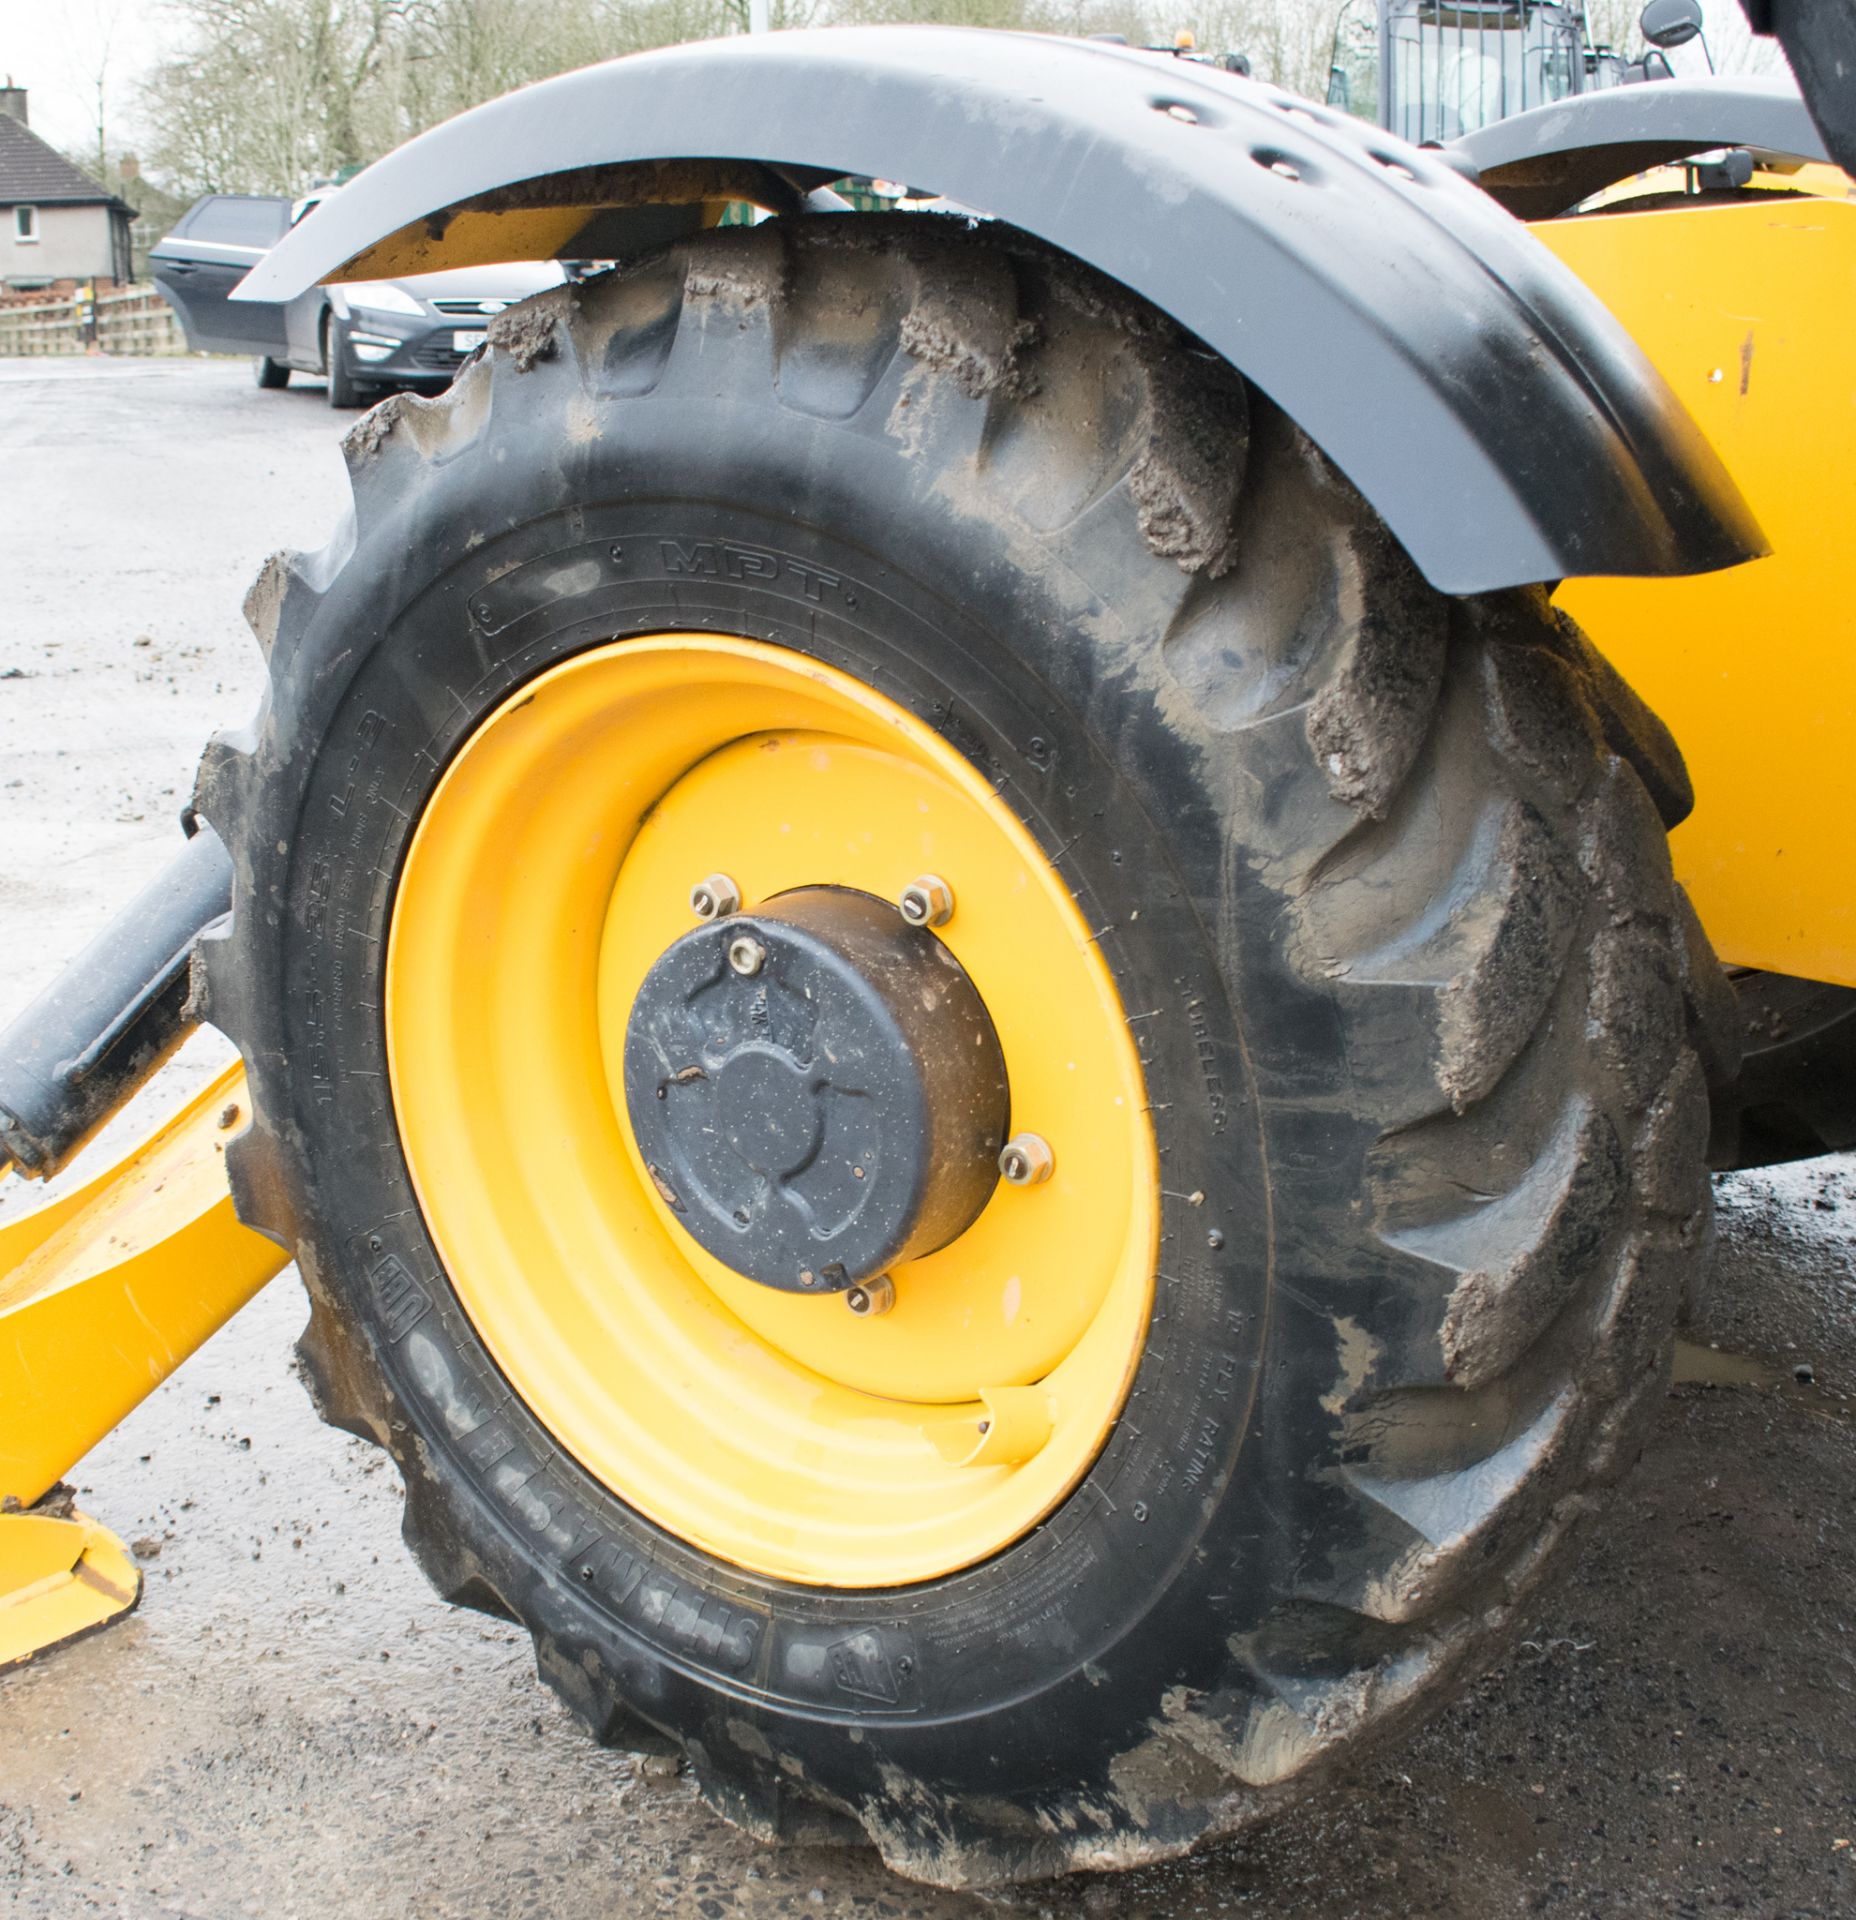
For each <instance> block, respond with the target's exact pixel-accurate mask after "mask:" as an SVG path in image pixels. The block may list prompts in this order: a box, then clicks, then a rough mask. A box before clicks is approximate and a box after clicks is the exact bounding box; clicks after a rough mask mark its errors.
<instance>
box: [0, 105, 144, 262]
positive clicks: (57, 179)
mask: <svg viewBox="0 0 1856 1920" xmlns="http://www.w3.org/2000/svg"><path fill="white" fill-rule="evenodd" d="M134 217H135V214H134V209H133V208H131V207H129V206H128V205H126V204H125V203H124V202H123V201H121V200H118V199H117V198H116V196H115V195H114V194H113V193H111V192H109V191H108V190H107V189H106V188H104V187H100V186H98V184H97V183H96V181H94V180H93V179H91V177H90V175H89V174H87V173H85V172H84V170H83V169H82V168H81V167H76V166H73V165H72V164H71V162H70V161H69V160H67V159H66V158H65V157H64V155H63V154H61V153H60V152H59V151H58V150H57V149H56V148H55V147H50V146H47V145H46V143H45V142H44V141H43V140H41V139H40V138H39V136H38V135H37V134H36V133H34V132H33V131H32V129H31V128H30V127H29V126H27V124H26V90H25V88H24V87H15V86H13V85H11V84H9V85H7V86H5V87H0V288H4V289H6V290H8V291H13V290H25V289H28V288H32V287H45V286H52V285H54V284H56V283H57V282H58V281H61V280H91V279H97V280H104V279H108V280H127V279H128V278H129V277H130V272H131V267H130V256H129V223H130V221H131V220H132V219H134Z"/></svg>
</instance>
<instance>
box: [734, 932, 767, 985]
mask: <svg viewBox="0 0 1856 1920" xmlns="http://www.w3.org/2000/svg"><path fill="white" fill-rule="evenodd" d="M766 962H767V949H766V948H765V947H763V946H762V945H761V943H760V942H759V941H758V940H756V939H755V938H754V936H753V935H752V934H751V933H740V934H737V935H736V936H735V937H734V939H732V940H731V941H729V943H728V964H729V965H730V966H731V967H733V968H734V970H735V971H736V972H737V973H738V974H741V975H743V976H744V977H745V978H747V979H750V980H751V979H752V978H753V977H754V975H755V974H757V973H759V972H760V970H761V968H762V967H763V966H765V965H766Z"/></svg>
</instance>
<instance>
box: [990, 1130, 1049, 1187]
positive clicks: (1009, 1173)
mask: <svg viewBox="0 0 1856 1920" xmlns="http://www.w3.org/2000/svg"><path fill="white" fill-rule="evenodd" d="M1056 1170H1057V1156H1056V1155H1055V1154H1054V1153H1052V1152H1051V1150H1050V1143H1049V1141H1047V1140H1046V1139H1044V1137H1043V1136H1042V1135H1041V1134H1036V1133H1015V1134H1013V1135H1012V1137H1011V1139H1009V1140H1008V1141H1007V1142H1006V1143H1005V1145H1004V1146H1003V1147H1002V1148H1001V1149H1000V1151H999V1174H1000V1177H1001V1178H1002V1179H1003V1180H1004V1181H1005V1182H1006V1184H1007V1185H1008V1186H1013V1187H1036V1186H1041V1185H1042V1184H1043V1183H1044V1182H1045V1181H1046V1180H1048V1179H1049V1178H1050V1177H1051V1175H1052V1174H1053V1173H1055V1172H1056Z"/></svg>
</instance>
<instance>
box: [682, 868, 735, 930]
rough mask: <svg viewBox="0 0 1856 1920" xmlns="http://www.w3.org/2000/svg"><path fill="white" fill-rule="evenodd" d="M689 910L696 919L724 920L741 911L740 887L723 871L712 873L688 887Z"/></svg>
mask: <svg viewBox="0 0 1856 1920" xmlns="http://www.w3.org/2000/svg"><path fill="white" fill-rule="evenodd" d="M690 911H691V912H692V913H693V914H694V915H695V916H696V918H697V919H698V920H726V919H727V918H728V916H729V915H730V914H731V913H739V912H740V911H741V889H740V888H739V887H738V886H736V885H735V883H734V882H733V881H732V880H731V879H729V877H728V875H727V874H725V873H712V874H710V876H709V877H708V879H706V880H698V881H697V882H696V884H695V885H694V886H693V887H691V888H690Z"/></svg>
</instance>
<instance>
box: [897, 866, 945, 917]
mask: <svg viewBox="0 0 1856 1920" xmlns="http://www.w3.org/2000/svg"><path fill="white" fill-rule="evenodd" d="M896 905H897V906H898V907H900V908H901V909H902V917H903V919H905V920H906V921H907V922H908V923H909V925H910V926H912V927H944V926H946V925H947V923H948V922H949V921H950V920H951V919H953V917H954V889H953V888H952V887H950V886H949V885H948V884H947V882H946V881H945V880H943V879H942V878H941V876H940V875H939V874H935V873H924V874H923V875H922V876H921V878H920V879H919V880H911V881H910V882H909V884H908V885H907V886H906V887H904V888H903V889H902V898H901V899H900V900H898V901H897V902H896Z"/></svg>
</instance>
